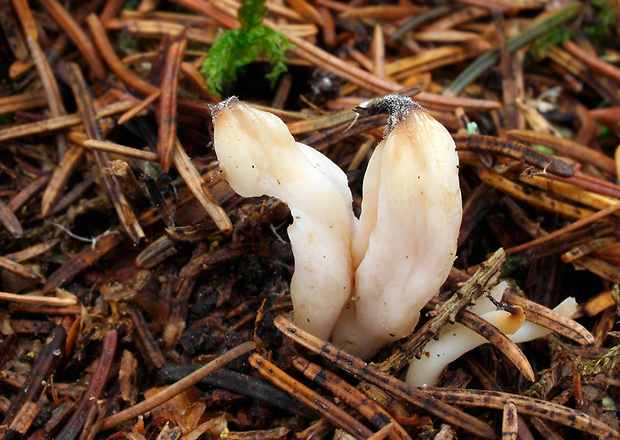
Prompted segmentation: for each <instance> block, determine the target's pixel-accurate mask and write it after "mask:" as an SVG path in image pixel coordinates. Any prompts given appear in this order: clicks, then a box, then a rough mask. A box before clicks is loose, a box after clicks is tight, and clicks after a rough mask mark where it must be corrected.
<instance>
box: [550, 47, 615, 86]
mask: <svg viewBox="0 0 620 440" xmlns="http://www.w3.org/2000/svg"><path fill="white" fill-rule="evenodd" d="M562 46H563V47H564V49H565V50H566V51H567V52H568V53H570V54H571V55H572V56H574V57H575V58H577V59H578V60H580V61H581V62H582V63H583V64H585V65H586V66H588V67H590V68H591V69H592V70H594V71H595V72H598V73H600V74H601V75H605V76H606V77H608V78H611V79H613V80H614V81H616V82H617V83H618V82H620V69H619V68H617V67H616V66H614V65H613V64H609V63H607V62H605V61H603V60H601V59H600V58H598V57H596V56H594V55H592V54H590V53H588V52H586V51H585V50H584V49H582V48H581V47H580V46H579V45H578V44H577V43H575V42H574V41H570V40H567V41H565V42H564V43H563V44H562Z"/></svg>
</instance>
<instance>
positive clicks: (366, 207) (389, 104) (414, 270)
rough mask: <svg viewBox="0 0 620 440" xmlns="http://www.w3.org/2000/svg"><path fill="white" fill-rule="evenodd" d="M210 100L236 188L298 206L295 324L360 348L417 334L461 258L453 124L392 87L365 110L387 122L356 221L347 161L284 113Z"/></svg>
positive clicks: (361, 351)
mask: <svg viewBox="0 0 620 440" xmlns="http://www.w3.org/2000/svg"><path fill="white" fill-rule="evenodd" d="M213 110H214V111H213V114H214V116H213V121H214V128H215V137H214V141H215V149H216V152H217V155H218V158H219V160H220V163H221V166H222V169H223V170H224V172H225V178H226V179H227V180H228V182H229V183H230V185H231V187H232V188H233V189H234V190H235V191H237V192H238V193H239V194H240V195H242V196H245V197H250V196H259V195H269V196H273V197H277V198H280V199H281V200H283V201H284V202H285V203H286V204H287V205H288V206H289V208H290V210H291V213H292V216H293V224H292V225H291V226H290V228H289V238H290V240H291V245H292V248H293V254H294V257H295V273H294V275H293V280H292V281H291V296H292V299H293V308H294V320H295V322H296V324H297V325H299V326H300V327H302V328H303V329H304V330H307V331H309V332H311V333H313V334H315V335H317V336H319V337H321V338H323V339H328V338H330V336H331V339H332V340H333V341H334V342H335V343H336V344H338V345H339V346H340V347H342V348H345V349H346V350H347V351H349V352H351V353H353V354H356V355H358V356H360V357H363V358H368V357H370V356H372V355H373V354H374V353H375V352H376V351H377V350H378V349H379V348H380V347H381V346H382V345H383V344H385V343H388V342H392V341H395V340H397V339H399V338H402V337H404V336H406V335H407V334H409V333H410V332H411V331H412V330H413V329H414V327H415V325H416V323H417V321H418V319H419V315H420V310H421V309H422V307H423V306H424V305H425V304H426V303H427V302H428V300H429V299H430V298H431V297H432V296H433V295H435V294H436V293H437V291H438V290H439V288H440V287H441V285H442V284H443V282H444V281H445V279H446V278H447V276H448V273H449V271H450V268H451V267H452V264H453V262H454V258H455V252H456V242H457V238H458V231H459V227H460V222H461V214H462V207H461V194H460V189H459V181H458V156H457V152H456V147H455V144H454V141H453V140H452V137H451V136H450V134H449V132H448V131H447V130H446V129H445V128H444V127H443V126H442V125H441V124H440V123H439V122H437V121H436V120H435V119H433V118H432V117H431V116H430V115H429V114H428V112H426V111H425V110H424V109H422V108H420V107H419V106H418V105H417V104H415V103H414V102H413V101H412V100H411V99H409V98H404V97H400V96H397V95H389V96H387V97H385V98H382V99H380V100H379V101H377V102H376V103H375V104H374V105H373V106H372V108H370V109H368V110H371V111H375V112H385V113H389V114H390V121H389V124H388V128H387V130H386V133H387V134H386V137H385V139H384V140H383V141H382V142H381V143H380V144H379V146H378V147H377V148H376V150H375V152H374V154H373V156H372V157H371V159H370V163H369V165H368V170H367V172H366V176H365V178H364V183H363V202H362V214H361V217H360V220H359V222H358V221H357V219H356V218H355V217H354V215H353V212H352V207H351V193H350V190H349V188H348V186H347V182H346V176H345V174H344V173H343V172H342V170H340V169H339V168H338V167H337V166H336V165H335V164H334V163H333V162H331V161H330V160H329V159H328V158H327V157H325V156H323V155H322V154H321V153H319V152H317V151H316V150H314V149H312V148H310V147H308V146H306V145H303V144H300V143H296V142H295V141H294V139H293V137H292V135H291V134H290V133H289V132H288V130H287V129H286V126H285V124H284V123H283V122H282V121H281V120H280V119H278V118H277V117H276V116H274V115H272V114H270V113H266V112H262V111H259V110H256V109H253V108H251V107H250V106H248V105H246V104H243V103H240V102H239V101H238V100H237V99H236V98H231V99H229V100H227V101H225V102H223V103H221V104H220V105H218V106H217V107H215V108H214V109H213Z"/></svg>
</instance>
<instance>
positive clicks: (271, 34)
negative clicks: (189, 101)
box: [200, 0, 293, 95]
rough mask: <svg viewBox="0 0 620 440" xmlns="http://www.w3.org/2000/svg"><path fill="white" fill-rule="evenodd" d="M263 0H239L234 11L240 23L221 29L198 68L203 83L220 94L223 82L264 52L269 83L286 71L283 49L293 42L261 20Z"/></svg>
mask: <svg viewBox="0 0 620 440" xmlns="http://www.w3.org/2000/svg"><path fill="white" fill-rule="evenodd" d="M265 2H266V0H243V1H242V3H241V7H240V8H239V11H238V12H237V17H238V19H239V22H240V23H241V27H240V28H238V29H231V30H228V31H225V32H223V33H222V34H221V35H220V36H219V38H217V40H216V41H215V43H214V44H213V46H211V49H210V50H209V54H208V55H207V58H206V59H205V61H204V62H203V64H202V67H201V68H200V72H201V73H202V75H203V76H204V77H205V80H206V87H207V90H209V91H210V92H211V93H214V94H218V95H220V94H221V93H222V88H223V86H224V84H226V83H230V82H234V81H235V80H236V79H237V72H238V71H239V69H241V68H242V67H243V66H245V65H247V64H250V63H251V62H252V61H254V60H256V59H257V58H259V57H260V56H261V55H265V56H266V57H267V58H268V59H269V62H270V64H271V72H270V73H269V74H268V75H267V79H268V80H270V81H271V85H272V86H273V85H274V84H275V82H276V80H277V79H278V77H279V76H280V74H282V73H283V72H286V70H287V68H286V57H285V55H284V53H285V52H286V50H287V49H289V48H292V47H293V45H292V44H291V43H290V42H289V41H288V39H287V38H286V37H285V36H284V35H283V34H281V33H280V32H276V31H274V30H273V29H270V28H268V27H266V26H264V25H263V24H262V22H263V19H264V18H265V14H266V13H267V6H265Z"/></svg>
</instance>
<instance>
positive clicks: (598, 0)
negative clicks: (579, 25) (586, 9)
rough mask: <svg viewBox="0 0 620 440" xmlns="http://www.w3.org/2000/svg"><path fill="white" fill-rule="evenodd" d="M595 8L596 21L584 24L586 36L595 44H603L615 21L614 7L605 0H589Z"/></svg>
mask: <svg viewBox="0 0 620 440" xmlns="http://www.w3.org/2000/svg"><path fill="white" fill-rule="evenodd" d="M591 3H592V6H593V7H594V9H595V13H596V21H597V23H595V24H592V25H589V26H584V31H585V33H586V35H587V36H588V38H589V39H590V40H592V41H593V42H594V43H595V44H604V43H605V39H606V38H608V37H609V36H610V34H611V30H612V29H613V26H614V24H615V23H616V15H617V14H616V9H615V8H614V6H613V3H610V2H608V1H607V0H591Z"/></svg>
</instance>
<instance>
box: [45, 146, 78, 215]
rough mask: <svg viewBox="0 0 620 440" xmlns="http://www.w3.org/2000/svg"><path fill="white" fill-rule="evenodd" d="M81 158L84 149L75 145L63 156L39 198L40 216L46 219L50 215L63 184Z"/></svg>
mask: <svg viewBox="0 0 620 440" xmlns="http://www.w3.org/2000/svg"><path fill="white" fill-rule="evenodd" d="M82 156H84V149H83V148H80V147H79V146H77V145H73V146H71V147H70V148H69V149H68V150H67V152H66V153H65V154H64V156H63V157H62V159H61V160H60V162H59V163H58V165H57V166H56V168H55V169H54V173H53V174H52V177H51V179H50V180H49V184H48V185H47V187H46V188H45V191H44V192H43V197H42V198H41V216H43V217H47V216H48V215H49V214H50V212H51V210H52V208H53V207H54V204H55V203H56V202H57V201H58V199H60V197H61V196H62V191H63V189H64V187H65V184H66V183H67V181H68V180H69V178H70V177H71V174H73V172H74V171H75V170H76V168H77V167H78V165H79V164H80V160H81V159H82Z"/></svg>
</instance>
